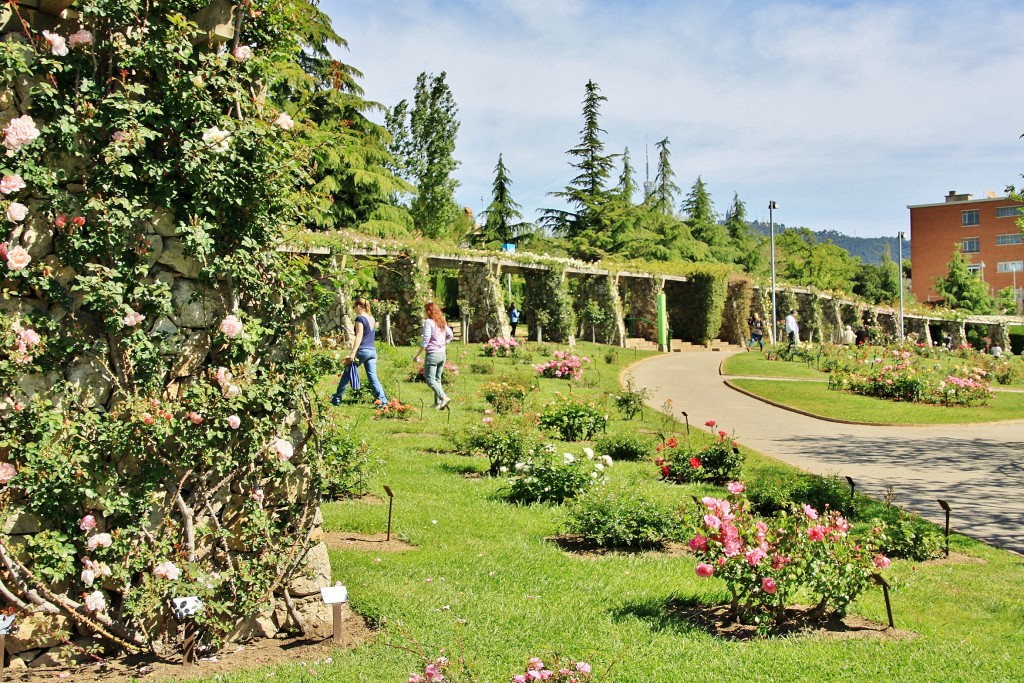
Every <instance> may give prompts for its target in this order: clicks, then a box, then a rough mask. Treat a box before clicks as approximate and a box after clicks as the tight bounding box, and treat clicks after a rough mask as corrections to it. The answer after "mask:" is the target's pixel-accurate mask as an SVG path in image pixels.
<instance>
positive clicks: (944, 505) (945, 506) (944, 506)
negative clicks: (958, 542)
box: [939, 499, 949, 557]
mask: <svg viewBox="0 0 1024 683" xmlns="http://www.w3.org/2000/svg"><path fill="white" fill-rule="evenodd" d="M939 507H941V508H942V509H943V510H945V511H946V557H949V503H947V502H946V501H944V500H941V499H940V500H939Z"/></svg>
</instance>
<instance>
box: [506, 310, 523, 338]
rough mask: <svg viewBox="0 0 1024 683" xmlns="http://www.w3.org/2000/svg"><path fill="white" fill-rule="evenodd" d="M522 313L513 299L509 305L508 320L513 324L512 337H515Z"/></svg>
mask: <svg viewBox="0 0 1024 683" xmlns="http://www.w3.org/2000/svg"><path fill="white" fill-rule="evenodd" d="M520 315H522V314H521V313H520V312H519V309H518V308H516V304H515V302H514V301H513V302H512V303H511V304H510V305H509V307H508V322H509V324H511V325H512V338H513V339H515V336H516V327H517V326H518V325H519V316H520Z"/></svg>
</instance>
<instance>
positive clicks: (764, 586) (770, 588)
mask: <svg viewBox="0 0 1024 683" xmlns="http://www.w3.org/2000/svg"><path fill="white" fill-rule="evenodd" d="M761 590H763V591H764V592H765V593H767V594H768V595H775V590H776V588H775V579H773V578H772V577H770V576H766V577H764V578H763V579H761Z"/></svg>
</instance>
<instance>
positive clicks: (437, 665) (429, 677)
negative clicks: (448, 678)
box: [409, 657, 448, 683]
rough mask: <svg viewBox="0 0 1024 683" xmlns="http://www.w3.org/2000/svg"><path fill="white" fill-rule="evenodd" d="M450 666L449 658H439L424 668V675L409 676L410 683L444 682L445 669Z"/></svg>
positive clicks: (412, 674) (414, 674) (413, 674)
mask: <svg viewBox="0 0 1024 683" xmlns="http://www.w3.org/2000/svg"><path fill="white" fill-rule="evenodd" d="M447 666H448V658H447V657H438V658H437V659H435V660H434V661H433V662H431V663H429V664H427V665H426V666H425V667H423V673H421V674H418V673H411V674H409V683H440V682H441V681H443V680H444V669H445V667H447Z"/></svg>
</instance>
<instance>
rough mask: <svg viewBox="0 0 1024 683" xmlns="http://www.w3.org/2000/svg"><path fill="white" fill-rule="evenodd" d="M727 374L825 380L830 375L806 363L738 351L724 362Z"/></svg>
mask: <svg viewBox="0 0 1024 683" xmlns="http://www.w3.org/2000/svg"><path fill="white" fill-rule="evenodd" d="M722 372H723V373H724V374H726V375H745V376H749V377H787V378H788V377H792V378H795V379H817V380H822V381H825V380H827V379H828V376H827V375H825V374H824V373H822V372H821V371H820V370H818V369H817V368H815V367H814V366H809V365H807V364H806V363H791V362H787V361H781V360H772V361H770V360H767V359H766V358H765V355H764V354H763V353H754V352H752V351H751V352H750V353H737V354H734V355H732V356H729V357H728V358H726V359H725V361H724V363H723V364H722Z"/></svg>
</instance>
